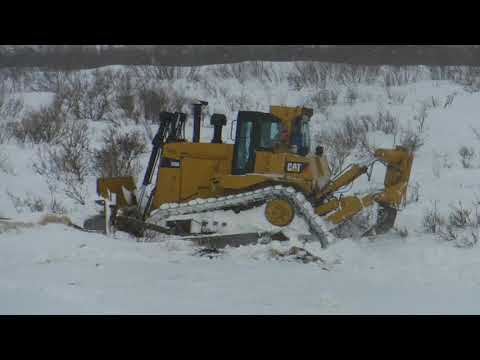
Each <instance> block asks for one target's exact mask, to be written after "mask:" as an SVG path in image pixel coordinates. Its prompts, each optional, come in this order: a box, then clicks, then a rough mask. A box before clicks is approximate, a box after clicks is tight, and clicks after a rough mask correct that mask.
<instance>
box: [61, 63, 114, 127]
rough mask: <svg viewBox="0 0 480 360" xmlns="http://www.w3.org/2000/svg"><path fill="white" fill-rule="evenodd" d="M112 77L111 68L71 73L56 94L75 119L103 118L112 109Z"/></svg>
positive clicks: (98, 119) (97, 119) (96, 119)
mask: <svg viewBox="0 0 480 360" xmlns="http://www.w3.org/2000/svg"><path fill="white" fill-rule="evenodd" d="M114 79H115V74H114V73H113V72H112V71H111V70H104V71H102V70H98V69H96V70H94V71H93V72H92V73H91V74H88V73H85V72H75V73H71V74H69V76H68V77H67V80H66V85H65V87H64V88H63V89H62V91H60V92H59V93H58V96H59V97H60V98H62V99H63V100H64V103H65V106H66V109H67V111H68V112H69V113H70V114H72V115H73V116H74V117H75V118H76V119H88V120H92V121H100V120H104V119H105V116H106V115H107V114H108V113H109V112H110V111H111V110H112V96H113V93H114Z"/></svg>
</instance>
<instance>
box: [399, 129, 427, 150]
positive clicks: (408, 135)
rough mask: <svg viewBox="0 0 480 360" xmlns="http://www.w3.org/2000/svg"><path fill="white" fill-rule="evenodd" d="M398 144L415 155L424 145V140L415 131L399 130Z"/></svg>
mask: <svg viewBox="0 0 480 360" xmlns="http://www.w3.org/2000/svg"><path fill="white" fill-rule="evenodd" d="M399 144H400V145H401V146H404V147H406V148H407V149H408V150H409V151H411V152H412V153H415V152H417V151H418V150H419V149H420V148H421V147H422V146H423V145H424V144H425V139H424V138H423V137H422V136H421V135H420V134H419V133H418V132H417V131H413V130H412V129H410V128H408V129H403V130H401V133H400V141H399Z"/></svg>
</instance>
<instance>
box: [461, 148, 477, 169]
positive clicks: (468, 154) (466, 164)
mask: <svg viewBox="0 0 480 360" xmlns="http://www.w3.org/2000/svg"><path fill="white" fill-rule="evenodd" d="M458 155H459V156H460V163H461V164H462V166H463V168H464V169H470V168H471V167H472V160H473V159H474V158H475V149H473V148H472V147H468V146H462V147H461V148H460V149H459V150H458Z"/></svg>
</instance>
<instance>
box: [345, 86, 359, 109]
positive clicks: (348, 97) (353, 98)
mask: <svg viewBox="0 0 480 360" xmlns="http://www.w3.org/2000/svg"><path fill="white" fill-rule="evenodd" d="M358 98H359V94H358V90H357V89H356V88H353V87H348V88H347V92H346V93H345V101H346V103H347V104H349V105H351V106H352V105H354V104H355V103H356V102H357V100H358Z"/></svg>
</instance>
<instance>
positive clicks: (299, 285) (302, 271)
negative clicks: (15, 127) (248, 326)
mask: <svg viewBox="0 0 480 360" xmlns="http://www.w3.org/2000/svg"><path fill="white" fill-rule="evenodd" d="M287 65H288V64H278V66H279V68H280V69H281V68H282V67H283V66H287ZM170 85H171V86H172V87H173V88H175V89H176V90H177V91H178V92H179V93H182V94H184V95H185V96H187V97H192V98H193V97H198V98H201V99H205V100H207V101H209V102H210V106H209V110H208V112H209V113H210V114H212V113H214V112H220V113H226V114H227V116H228V118H229V120H230V121H231V120H233V119H234V116H235V112H236V111H238V110H246V109H251V110H260V111H268V106H269V105H270V104H272V105H274V104H284V105H304V104H306V105H309V104H311V103H310V102H309V101H310V99H311V98H312V95H314V94H315V92H316V91H317V90H315V89H311V88H304V89H301V90H297V89H293V88H292V87H291V86H289V84H288V82H286V81H278V82H276V83H271V84H269V83H260V82H255V81H247V82H245V83H244V84H239V83H238V82H237V81H235V80H233V79H227V80H222V79H215V78H211V79H209V85H208V87H207V86H206V85H205V84H204V83H202V82H194V83H189V82H188V81H186V80H178V81H176V82H174V83H173V84H170ZM212 88H213V90H212ZM338 91H339V93H340V95H339V101H338V104H336V105H333V106H330V107H328V108H327V110H326V111H324V112H323V113H320V112H319V111H317V112H316V114H315V115H314V117H313V119H312V130H313V134H312V135H313V136H314V135H315V134H317V133H319V132H321V131H322V130H324V129H330V128H332V127H334V126H336V125H337V124H338V121H339V120H341V119H343V118H345V116H347V115H349V116H352V117H354V116H360V115H375V114H377V113H378V112H379V111H382V112H385V111H389V112H390V113H391V114H394V115H395V116H396V117H397V118H398V119H399V122H400V124H401V125H402V126H403V127H404V128H408V127H410V128H412V129H415V128H416V126H417V123H416V121H415V120H414V116H416V115H418V114H419V111H420V110H419V109H421V108H422V106H425V104H428V106H427V108H428V109H427V110H428V111H427V112H426V119H425V124H424V138H425V139H424V145H423V147H421V148H420V150H419V151H418V152H417V154H416V157H415V160H414V164H413V169H412V175H411V179H410V184H411V185H413V184H415V186H417V187H418V189H419V199H418V201H411V202H410V203H409V204H408V206H406V207H405V209H403V210H402V211H401V212H400V213H399V215H398V217H397V223H396V227H397V228H398V229H408V236H406V237H402V236H400V234H399V233H398V232H397V231H391V232H390V233H388V234H386V235H384V236H379V237H376V238H375V239H366V238H364V239H345V240H341V241H339V242H337V243H336V244H334V245H333V246H331V247H330V248H328V249H326V250H322V249H321V248H320V246H319V244H317V243H309V244H306V245H305V248H306V249H307V250H308V251H310V252H311V253H312V254H314V255H316V256H319V257H320V258H321V259H322V261H320V262H316V263H309V264H303V263H302V262H298V261H294V260H293V259H291V258H288V259H284V258H283V259H279V258H277V257H274V256H273V255H272V254H273V250H282V249H287V248H290V247H291V246H293V245H300V244H298V243H296V240H292V241H291V242H289V243H280V242H273V243H270V244H266V245H251V246H245V247H241V248H228V249H226V250H225V251H224V252H223V253H222V254H220V255H218V256H215V257H214V258H209V257H202V256H199V255H198V254H197V252H196V251H197V249H196V248H195V247H194V246H193V245H192V244H190V243H187V242H184V241H178V240H174V239H164V240H163V241H160V242H154V243H149V242H136V241H135V240H134V239H133V238H131V237H129V236H128V235H126V234H122V233H117V234H115V235H114V236H112V237H106V236H103V235H99V234H90V233H85V232H80V231H77V230H75V229H72V228H69V227H67V226H64V225H60V224H49V225H46V226H36V227H34V228H25V229H23V228H20V229H18V230H11V231H6V232H3V233H0V313H2V314H15V313H22V314H44V313H49V314H50V313H55V314H56V313H82V314H86V313H89V314H100V313H101V314H103V313H108V314H144V313H158V314H204V313H206V314H237V313H238V314H317V313H320V314H332V313H335V314H336V313H340V314H365V313H366V314H392V313H393V314H412V313H414V314H417V313H420V314H432V313H433V314H437V313H453V314H459V313H468V314H472V313H480V306H478V305H477V304H478V303H479V301H480V247H479V246H480V245H478V246H473V247H472V248H459V247H456V246H455V244H454V243H453V242H443V241H440V240H439V239H438V238H437V237H436V236H434V235H432V234H426V233H425V232H424V230H423V227H422V221H423V215H424V212H425V210H426V209H427V208H432V206H433V205H434V204H436V205H435V206H436V207H437V208H438V210H439V212H440V213H441V214H442V215H443V216H447V215H448V213H449V211H450V208H449V205H452V204H458V201H461V202H462V204H463V205H464V206H465V207H467V208H470V209H474V204H473V202H474V201H476V197H477V196H479V199H480V181H479V180H478V179H479V175H480V162H479V158H478V157H477V158H474V159H473V161H472V168H467V169H465V168H463V166H462V165H461V163H460V158H459V156H458V150H459V148H460V147H461V146H462V145H466V146H471V147H473V148H474V149H475V150H477V151H478V149H480V147H479V146H478V145H480V143H479V142H478V140H477V139H476V138H475V136H474V134H473V132H472V129H471V126H473V127H478V128H479V129H480V121H479V120H478V119H477V114H478V113H480V93H470V92H467V91H465V90H464V89H463V88H462V87H461V86H459V85H457V84H454V83H451V82H448V81H421V82H416V83H410V84H408V85H405V86H400V87H395V88H392V89H391V91H392V92H394V96H393V97H392V96H391V97H388V96H387V94H386V93H385V90H384V89H383V88H382V87H380V86H376V85H368V86H367V85H357V86H356V91H357V92H358V94H359V99H358V100H357V101H356V102H355V104H353V105H351V104H347V103H346V102H345V101H343V99H342V96H343V94H344V91H345V88H341V87H338ZM213 92H214V93H216V96H213V95H212V93H213ZM16 96H17V97H20V98H22V99H23V100H24V101H25V104H26V106H28V107H30V108H38V107H39V106H40V105H41V104H46V103H48V102H49V101H51V98H52V94H49V93H33V92H30V93H18V94H16ZM396 96H397V97H400V98H404V99H403V101H392V99H395V98H396ZM449 99H453V101H452V102H451V104H448V103H449V101H448V100H449ZM446 104H447V105H446ZM316 110H318V109H316ZM0 120H1V119H0ZM92 126H94V131H93V133H92V138H93V139H96V138H98V137H99V136H100V135H101V131H100V130H101V129H102V128H104V127H105V126H106V125H105V124H104V123H102V122H99V123H95V124H94V125H92ZM229 126H230V125H228V126H227V127H226V129H225V131H224V138H225V140H227V141H228V134H229V133H230V131H229ZM133 128H135V126H134V125H130V126H129V127H126V128H125V131H128V130H129V129H133ZM202 131H203V133H202V134H203V136H202V138H203V139H204V140H205V141H208V140H210V138H211V129H209V128H204V129H203V130H202ZM190 134H191V127H190V126H189V127H188V130H187V135H188V136H191V135H190ZM370 135H371V136H370V141H371V143H373V144H374V145H375V146H379V147H391V146H394V145H395V144H397V142H398V139H396V138H395V137H394V136H391V135H385V134H383V133H378V132H377V133H373V134H370ZM94 141H95V140H94ZM38 149H39V146H32V145H28V144H27V145H19V144H17V143H16V142H15V141H10V142H8V143H4V144H0V151H1V152H0V156H1V157H0V160H1V161H2V164H3V169H4V170H2V171H0V217H11V218H15V219H16V220H19V221H31V220H33V221H34V220H37V219H39V218H41V216H42V215H44V213H38V212H37V213H36V212H32V211H30V210H29V209H27V208H25V207H23V208H18V206H17V207H15V204H14V201H13V200H12V197H11V195H8V194H9V193H10V194H13V195H14V196H17V197H21V198H23V197H25V196H30V197H32V198H35V197H38V198H42V199H44V200H45V201H48V200H49V196H50V195H49V191H48V186H47V184H46V183H45V181H44V179H43V178H42V177H41V176H40V175H37V174H36V173H35V172H34V171H33V169H32V164H33V163H34V162H35V161H37V160H36V154H37V152H38ZM147 159H148V156H145V157H144V159H143V160H144V165H146V161H147ZM352 160H353V159H352ZM383 175H384V169H382V168H381V166H380V165H378V166H377V165H376V167H375V170H374V174H373V177H372V180H371V182H368V181H367V179H365V178H362V179H360V180H358V182H356V183H355V186H354V187H353V188H352V190H351V192H362V191H366V190H369V189H371V188H372V187H373V188H375V187H381V186H382V183H383ZM141 176H143V172H142V173H141V174H139V178H141ZM89 190H90V194H89V196H88V202H87V205H86V206H80V205H78V204H75V203H73V202H72V201H70V200H69V199H68V198H66V197H64V196H62V194H58V200H60V201H61V202H62V204H63V205H64V207H65V208H66V209H67V211H68V216H69V217H70V218H71V219H72V220H73V221H74V222H76V223H79V224H81V223H82V222H83V220H84V219H85V218H86V217H87V216H88V215H91V214H92V213H94V212H95V211H96V210H97V209H96V207H95V205H94V204H93V200H94V199H95V177H94V176H93V175H92V177H91V186H90V189H89ZM259 213H261V209H260V210H258V213H257V215H259ZM224 216H225V217H226V218H227V220H228V217H229V216H230V218H231V219H233V220H232V221H234V222H235V223H237V224H240V225H247V223H250V222H251V221H253V219H254V217H255V216H256V215H255V213H251V214H249V215H248V216H242V215H229V214H224ZM240 225H239V226H240ZM295 226H300V227H301V224H300V225H298V224H296V225H295ZM302 246H303V245H302Z"/></svg>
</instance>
